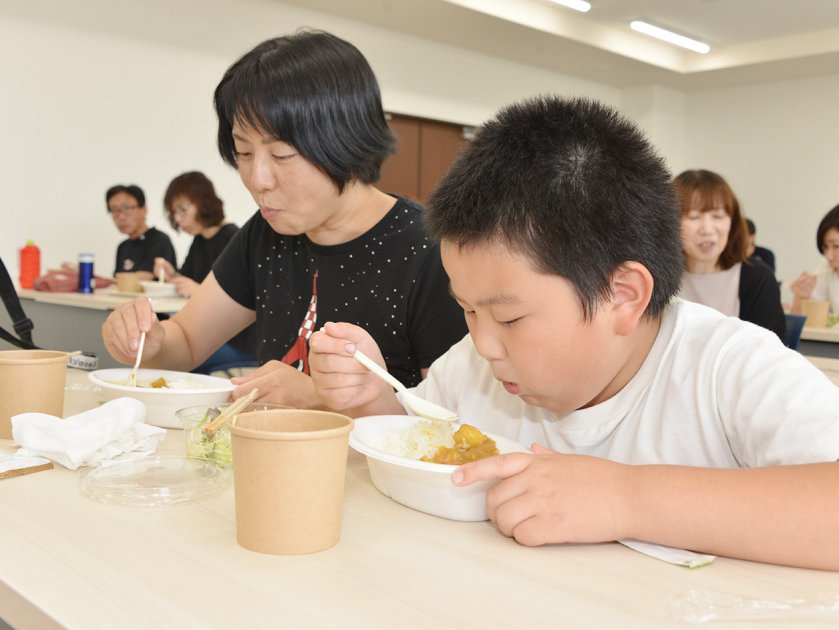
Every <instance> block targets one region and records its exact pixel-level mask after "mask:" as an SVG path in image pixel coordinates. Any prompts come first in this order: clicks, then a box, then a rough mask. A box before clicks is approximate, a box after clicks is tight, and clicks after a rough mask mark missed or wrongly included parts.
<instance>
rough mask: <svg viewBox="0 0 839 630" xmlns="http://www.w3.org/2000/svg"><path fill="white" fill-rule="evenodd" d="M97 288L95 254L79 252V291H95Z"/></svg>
mask: <svg viewBox="0 0 839 630" xmlns="http://www.w3.org/2000/svg"><path fill="white" fill-rule="evenodd" d="M95 288H96V280H95V279H94V277H93V254H79V293H93V289H95Z"/></svg>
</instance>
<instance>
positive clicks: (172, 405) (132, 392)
mask: <svg viewBox="0 0 839 630" xmlns="http://www.w3.org/2000/svg"><path fill="white" fill-rule="evenodd" d="M130 373H131V368H112V369H108V370H96V371H94V372H91V373H90V374H88V379H89V380H90V382H92V383H94V384H95V385H98V386H99V387H100V388H101V389H102V400H105V401H107V400H113V399H114V398H122V397H123V396H127V397H129V398H135V399H136V400H139V401H140V402H142V403H144V404H145V405H146V422H147V423H148V424H153V425H155V426H158V427H166V428H170V429H180V428H182V425H181V421H180V420H178V417H177V411H178V410H179V409H183V408H184V407H193V406H196V405H203V406H204V407H214V406H216V405H220V404H224V403H226V402H227V399H228V398H230V392H232V391H233V389H234V388H235V386H234V385H233V383H231V382H230V381H229V380H228V379H226V378H218V377H215V376H207V375H205V374H192V373H190V372H173V371H171V370H154V369H146V368H140V369H139V370H137V380H138V381H139V382H141V383H143V382H147V381H153V380H155V379H157V378H160V377H161V376H162V377H163V378H165V379H166V382H167V383H178V382H180V384H181V385H182V386H185V387H182V388H178V389H174V388H173V389H152V388H148V387H128V386H127V385H122V384H121V383H125V382H127V380H128V375H129V374H130Z"/></svg>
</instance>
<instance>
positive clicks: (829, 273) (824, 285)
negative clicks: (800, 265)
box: [810, 263, 839, 315]
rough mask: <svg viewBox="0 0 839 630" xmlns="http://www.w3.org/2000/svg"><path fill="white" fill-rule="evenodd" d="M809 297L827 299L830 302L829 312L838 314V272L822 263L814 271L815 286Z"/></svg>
mask: <svg viewBox="0 0 839 630" xmlns="http://www.w3.org/2000/svg"><path fill="white" fill-rule="evenodd" d="M810 299H813V300H827V301H828V302H830V312H831V313H833V314H834V315H839V274H837V273H836V272H835V271H833V268H832V267H831V266H830V265H829V264H827V263H824V265H823V266H821V267H819V269H818V271H816V286H815V287H813V292H812V293H811V294H810Z"/></svg>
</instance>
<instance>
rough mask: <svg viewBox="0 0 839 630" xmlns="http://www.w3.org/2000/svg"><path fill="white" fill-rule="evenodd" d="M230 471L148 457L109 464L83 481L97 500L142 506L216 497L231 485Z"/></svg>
mask: <svg viewBox="0 0 839 630" xmlns="http://www.w3.org/2000/svg"><path fill="white" fill-rule="evenodd" d="M231 478H232V475H231V471H230V470H229V469H223V468H218V467H217V466H214V465H212V464H208V463H207V462H204V461H199V460H195V459H187V458H186V457H147V458H143V459H134V460H127V461H117V462H105V463H103V464H101V465H99V466H97V467H96V468H92V469H90V470H89V471H87V472H86V473H85V474H83V475H82V476H81V478H80V479H79V488H80V489H81V491H82V494H84V495H85V496H87V497H88V498H90V499H93V500H94V501H101V502H102V503H116V504H120V505H133V506H139V507H157V506H162V505H172V504H175V503H184V502H186V501H193V500H195V499H203V498H207V497H211V496H213V495H216V494H218V493H220V492H222V491H223V490H225V489H226V488H228V487H229V486H230V480H231Z"/></svg>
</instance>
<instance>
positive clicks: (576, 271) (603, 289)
mask: <svg viewBox="0 0 839 630" xmlns="http://www.w3.org/2000/svg"><path fill="white" fill-rule="evenodd" d="M426 222H427V228H428V230H429V232H430V234H431V235H432V236H433V237H434V238H437V239H446V240H450V241H453V242H454V243H456V244H457V245H459V246H461V247H464V246H473V245H477V244H484V243H493V242H495V243H501V244H503V245H505V246H507V247H508V248H509V249H510V250H511V251H514V252H518V253H520V254H522V255H524V256H526V257H528V258H529V259H530V260H531V261H532V263H533V265H534V268H535V269H536V270H537V271H540V272H542V273H551V274H556V275H559V276H562V277H564V278H566V279H567V280H569V281H570V282H571V283H572V284H573V285H574V287H575V289H576V292H577V295H578V297H579V299H580V302H581V305H582V310H583V314H584V317H585V318H586V319H591V318H592V317H593V316H594V313H595V311H596V309H597V307H598V304H599V303H601V301H603V300H606V299H608V298H609V297H610V296H611V287H610V280H611V277H612V274H613V273H614V272H615V271H616V270H618V269H619V268H620V267H621V266H622V265H623V264H624V263H626V262H628V261H637V262H639V263H641V264H642V265H644V266H645V267H646V268H647V269H649V271H650V273H651V274H652V276H653V278H654V281H655V285H654V288H653V294H652V298H651V300H650V303H649V305H648V306H647V310H646V312H645V316H646V317H650V318H653V317H656V316H658V315H659V314H660V313H661V311H662V309H663V308H664V307H665V305H666V304H667V303H668V301H669V300H670V299H671V298H672V296H673V295H675V294H676V292H677V291H678V289H679V283H680V281H681V275H682V267H683V264H684V262H683V256H682V243H681V238H680V224H679V205H678V202H677V200H676V196H675V193H674V190H673V186H672V180H671V176H670V173H669V172H668V170H667V168H666V166H665V164H664V161H663V160H662V159H661V158H660V157H659V156H658V155H657V154H656V152H655V150H654V149H653V147H652V146H651V145H650V143H649V142H648V141H647V140H646V139H645V138H644V136H643V134H642V133H641V132H640V131H639V130H638V128H637V127H636V126H635V125H634V124H633V123H631V122H629V121H628V120H627V119H626V118H624V117H622V116H621V115H620V114H618V113H617V112H616V111H615V110H612V109H610V108H608V107H606V106H604V105H602V104H599V103H597V102H595V101H592V100H588V99H565V98H560V97H557V96H543V97H538V98H533V99H530V100H527V101H524V102H522V103H517V104H514V105H511V106H509V107H506V108H504V109H502V110H501V112H500V113H499V114H498V115H497V116H496V118H495V119H494V120H492V121H491V122H489V123H487V124H486V125H484V127H483V128H482V129H481V130H480V132H479V133H478V135H477V137H476V138H475V139H474V140H473V141H472V143H471V144H470V145H469V146H468V148H466V149H465V151H464V152H463V153H462V154H461V155H460V156H459V157H458V159H457V160H456V161H455V163H454V164H453V166H452V168H451V169H450V170H449V172H448V174H447V175H446V176H445V177H444V178H443V180H442V181H441V182H440V184H439V185H438V187H437V188H436V189H435V191H434V192H433V194H432V196H431V199H430V200H429V203H428V211H427V213H426Z"/></svg>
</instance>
